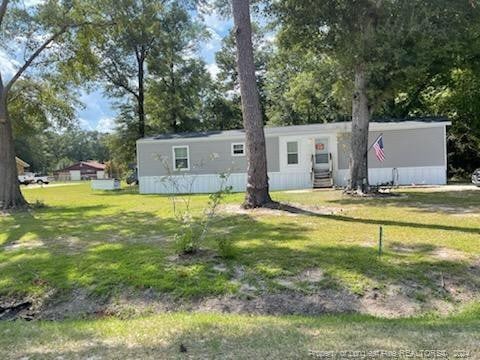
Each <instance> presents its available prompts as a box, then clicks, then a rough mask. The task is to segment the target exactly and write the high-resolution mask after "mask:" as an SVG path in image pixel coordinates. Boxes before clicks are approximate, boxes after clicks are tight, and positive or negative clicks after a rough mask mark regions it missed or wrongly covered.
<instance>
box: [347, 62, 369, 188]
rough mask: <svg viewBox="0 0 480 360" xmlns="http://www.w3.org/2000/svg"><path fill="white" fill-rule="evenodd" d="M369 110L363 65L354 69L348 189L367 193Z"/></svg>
mask: <svg viewBox="0 0 480 360" xmlns="http://www.w3.org/2000/svg"><path fill="white" fill-rule="evenodd" d="M369 123H370V109H369V105H368V97H367V78H366V72H365V67H364V65H358V66H356V67H355V89H354V92H353V100H352V139H351V158H350V185H349V189H350V190H353V191H359V192H362V193H363V192H368V191H369V186H368V127H369Z"/></svg>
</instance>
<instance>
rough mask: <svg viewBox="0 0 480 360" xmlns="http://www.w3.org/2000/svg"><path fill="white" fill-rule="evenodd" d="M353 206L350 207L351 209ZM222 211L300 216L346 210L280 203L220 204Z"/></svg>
mask: <svg viewBox="0 0 480 360" xmlns="http://www.w3.org/2000/svg"><path fill="white" fill-rule="evenodd" d="M351 209H352V208H351V207H350V210H351ZM220 211H221V212H224V213H228V214H237V215H250V216H262V215H266V216H268V215H270V216H299V215H335V214H340V213H342V212H343V211H344V209H343V208H341V207H334V206H306V205H303V204H295V203H288V204H282V203H279V204H278V205H277V206H275V207H270V208H265V207H264V208H258V209H244V208H243V207H242V206H240V205H238V204H228V205H222V206H220Z"/></svg>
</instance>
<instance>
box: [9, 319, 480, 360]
mask: <svg viewBox="0 0 480 360" xmlns="http://www.w3.org/2000/svg"><path fill="white" fill-rule="evenodd" d="M478 315H480V313H479V312H478V311H477V312H476V313H472V314H468V315H460V316H458V315H455V316H450V317H445V318H411V319H401V320H387V319H375V318H372V317H368V316H358V315H347V316H345V315H344V316H325V317H310V318H306V317H297V316H295V317H291V316H288V317H287V316H285V317H245V316H222V315H209V314H192V315H187V314H173V315H168V316H165V315H162V316H154V317H147V318H142V319H138V320H127V321H125V322H120V321H118V320H114V319H102V320H95V321H91V320H90V321H76V322H69V321H67V322H62V323H43V322H36V323H33V324H32V323H30V324H27V323H25V322H16V323H14V324H12V325H10V330H11V332H14V333H15V334H16V336H6V337H4V338H3V339H1V340H0V344H2V349H3V350H4V351H6V350H8V349H10V351H11V353H8V354H6V355H12V354H13V356H14V357H15V358H23V357H28V358H30V357H34V358H37V357H41V358H60V357H61V358H67V359H71V358H72V359H73V358H75V359H83V358H96V357H100V358H104V357H105V358H152V359H153V358H159V357H162V358H175V359H186V358H192V357H193V358H232V357H233V358H238V359H252V358H264V359H267V358H268V359H276V358H286V359H290V358H291V359H294V358H295V359H297V358H309V357H311V356H310V355H311V354H309V350H314V351H315V350H317V351H337V352H338V351H341V350H345V349H349V350H359V351H368V350H374V351H375V350H377V351H378V350H379V344H381V349H382V350H390V351H397V352H398V350H399V349H408V351H414V350H416V351H420V350H424V349H439V350H446V351H447V352H448V353H449V354H452V353H453V351H454V350H457V349H463V350H464V351H467V352H469V353H470V356H473V357H475V356H476V355H477V351H478V348H477V347H476V344H477V341H476V338H477V337H478V331H479V330H480V321H479V320H478V319H480V317H479V316H478ZM0 329H1V324H0ZM26 338H28V339H29V341H28V342H27V343H26V344H25V343H21V341H22V340H23V339H26ZM392 339H393V341H392ZM54 342H56V343H57V344H58V346H54V347H52V343H54ZM20 344H22V346H20ZM45 348H47V349H49V350H48V351H45ZM181 348H182V349H183V352H181V351H180V349H181ZM1 351H2V350H0V353H1ZM410 354H411V353H410Z"/></svg>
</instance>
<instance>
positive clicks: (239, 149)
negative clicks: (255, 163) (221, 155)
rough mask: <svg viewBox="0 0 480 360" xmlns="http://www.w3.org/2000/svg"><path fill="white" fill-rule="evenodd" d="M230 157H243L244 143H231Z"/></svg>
mask: <svg viewBox="0 0 480 360" xmlns="http://www.w3.org/2000/svg"><path fill="white" fill-rule="evenodd" d="M232 156H245V143H232Z"/></svg>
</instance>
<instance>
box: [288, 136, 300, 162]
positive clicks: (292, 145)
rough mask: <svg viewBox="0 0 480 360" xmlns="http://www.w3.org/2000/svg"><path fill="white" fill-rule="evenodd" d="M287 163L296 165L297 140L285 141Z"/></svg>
mask: <svg viewBox="0 0 480 360" xmlns="http://www.w3.org/2000/svg"><path fill="white" fill-rule="evenodd" d="M287 164H288V165H298V142H297V141H289V142H287Z"/></svg>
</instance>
